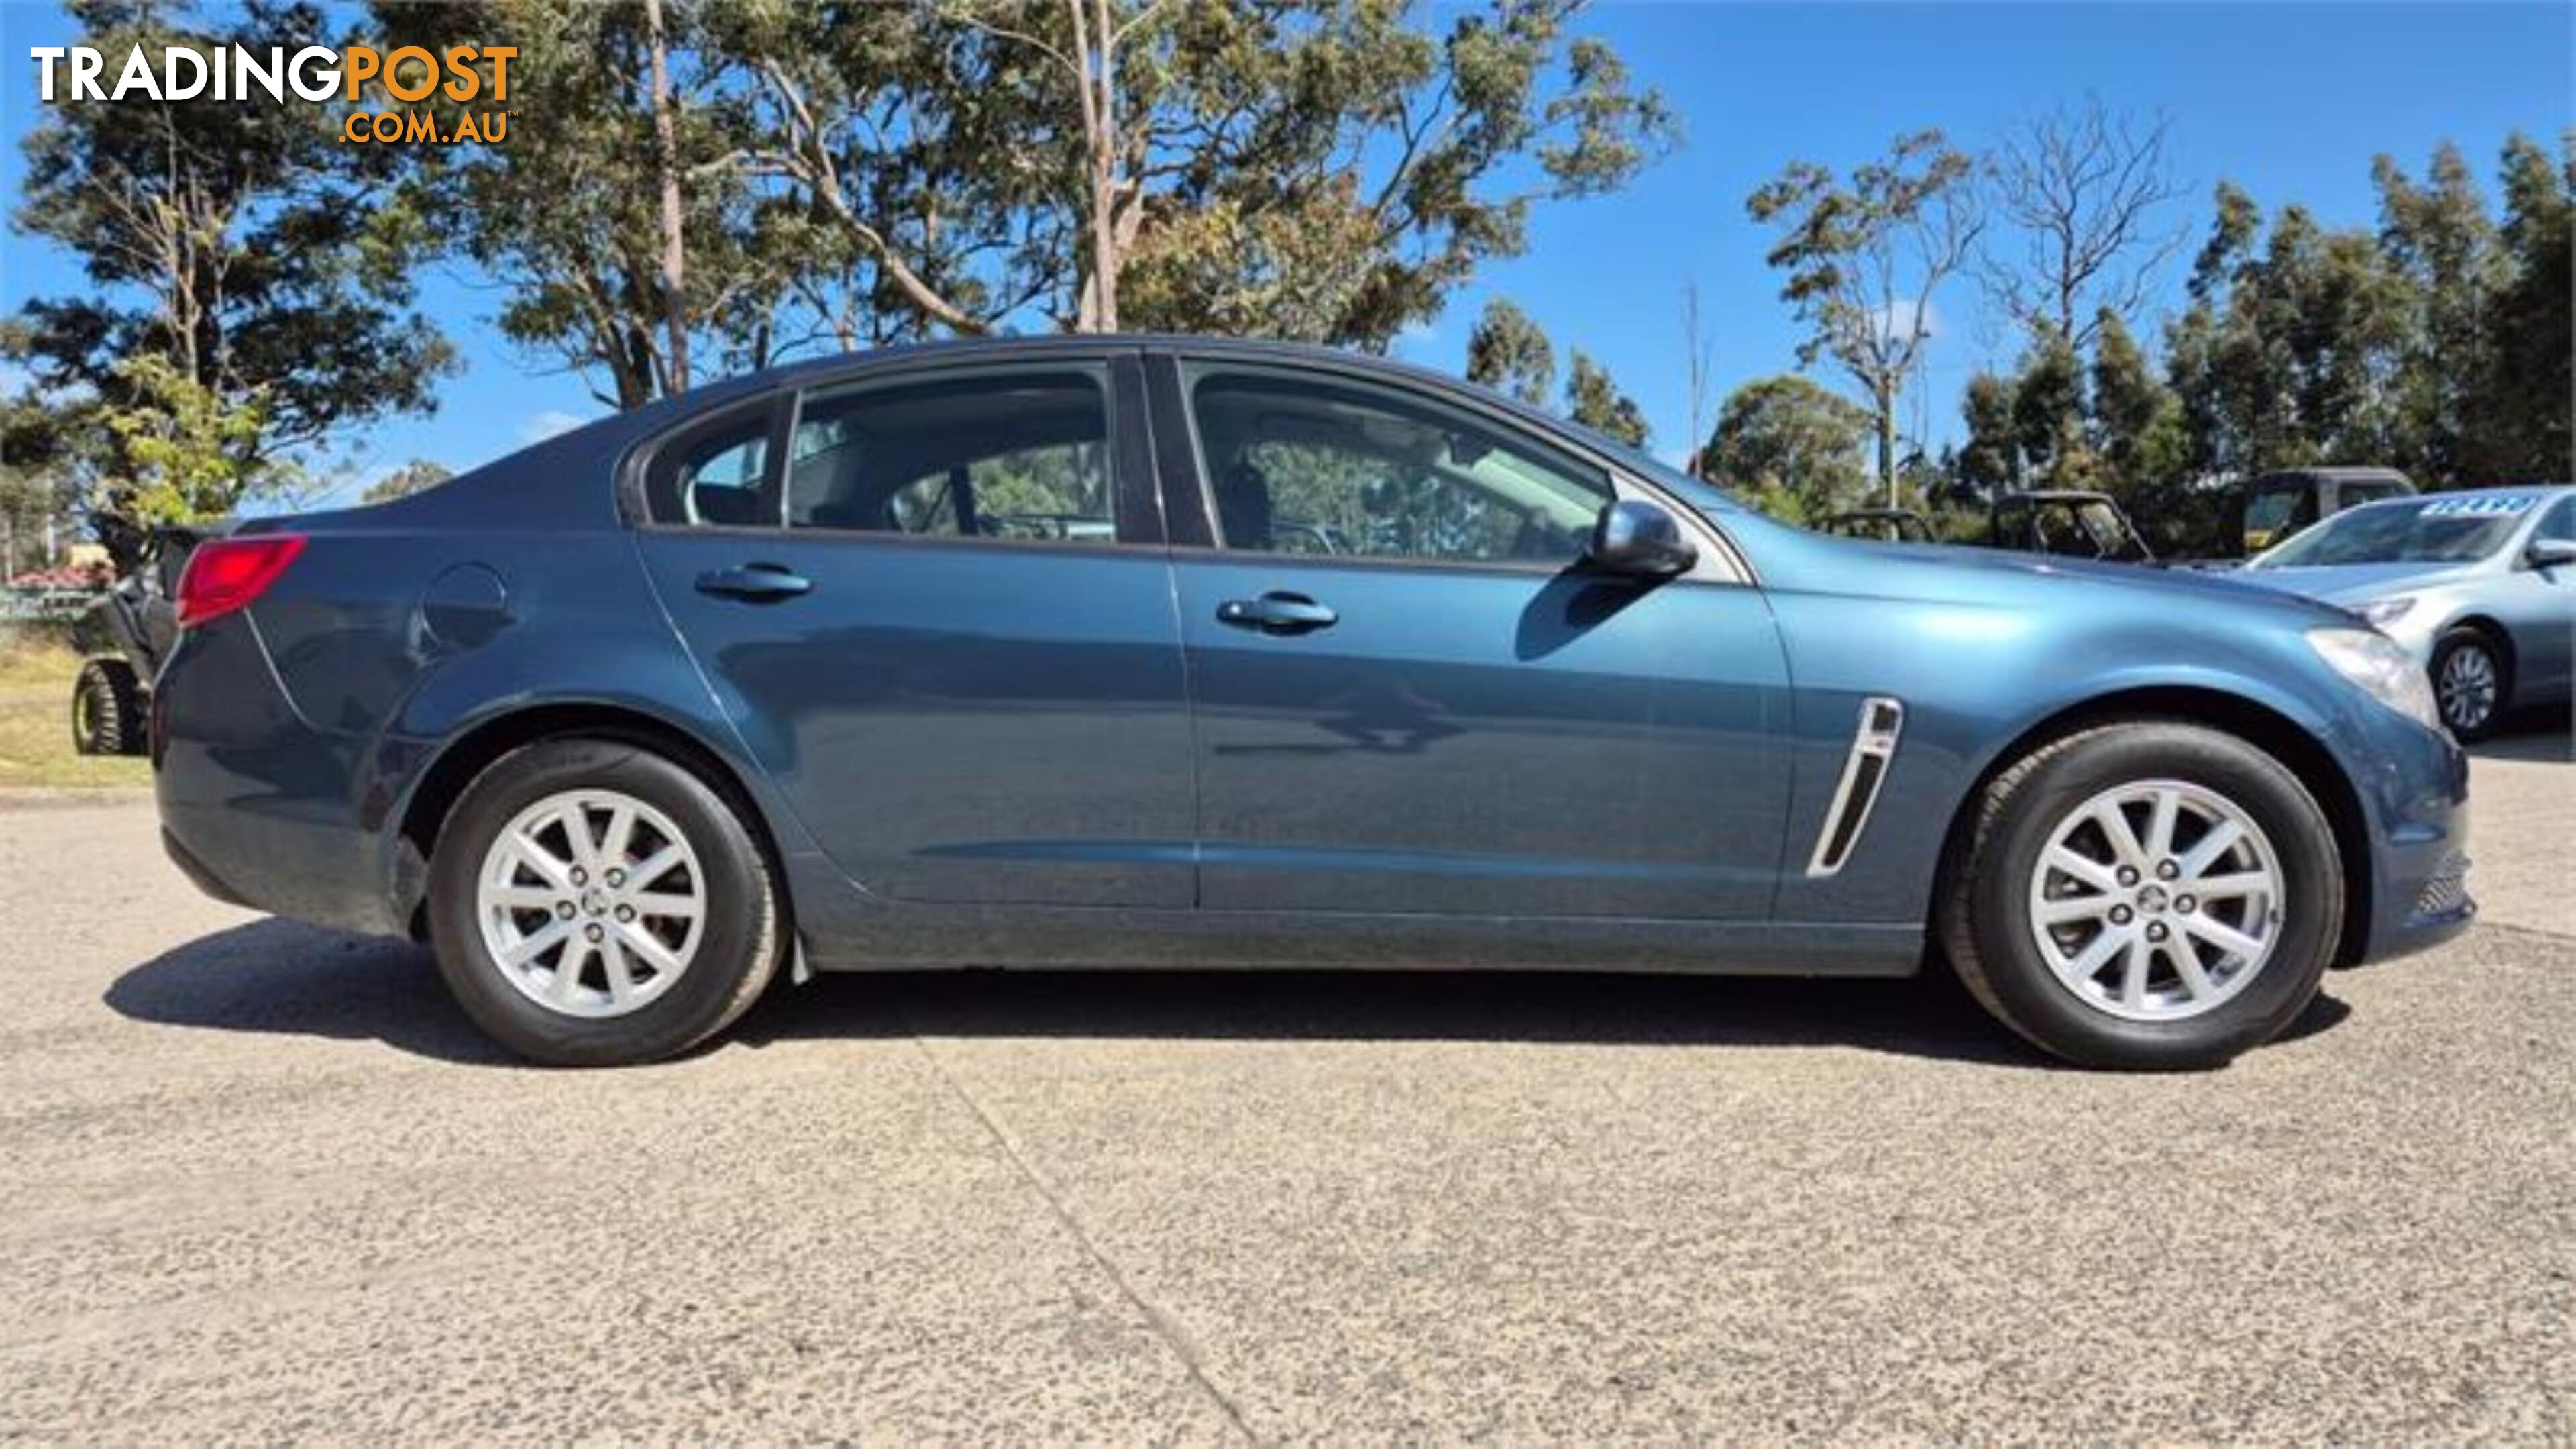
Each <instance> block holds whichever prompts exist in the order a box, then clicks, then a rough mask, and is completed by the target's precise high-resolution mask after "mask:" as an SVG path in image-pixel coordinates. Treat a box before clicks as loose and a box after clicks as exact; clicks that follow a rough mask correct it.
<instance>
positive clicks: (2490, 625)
mask: <svg viewBox="0 0 2576 1449" xmlns="http://www.w3.org/2000/svg"><path fill="white" fill-rule="evenodd" d="M2454 629H2475V630H2477V631H2478V632H2479V633H2480V634H2483V635H2485V636H2486V639H2487V642H2488V643H2489V644H2492V645H2494V646H2495V651H2496V657H2497V659H2498V661H2499V662H2501V663H2502V664H2503V665H2504V670H2505V675H2504V682H2505V685H2506V687H2508V688H2510V687H2511V686H2512V684H2513V672H2514V668H2515V666H2516V665H2517V664H2519V663H2520V661H2519V660H2517V659H2516V658H2515V657H2514V649H2513V631H2512V630H2511V629H2508V628H2506V627H2505V626H2504V624H2503V623H2502V622H2501V621H2499V620H2498V619H2497V618H2496V617H2495V616H2494V615H2492V614H2480V613H2474V612H2473V613H2467V614H2462V615H2461V616H2460V617H2458V618H2456V619H2453V620H2451V621H2450V622H2449V623H2447V624H2444V625H2443V626H2442V627H2441V628H2440V629H2438V630H2436V631H2435V632H2434V635H2433V647H2434V648H2435V649H2437V650H2438V649H2440V648H2441V647H2442V636H2443V635H2445V634H2448V633H2450V632H2451V631H2452V630H2454Z"/></svg>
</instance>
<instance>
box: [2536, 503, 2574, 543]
mask: <svg viewBox="0 0 2576 1449" xmlns="http://www.w3.org/2000/svg"><path fill="white" fill-rule="evenodd" d="M2531 536H2532V537H2533V538H2536V539H2537V538H2560V539H2567V540H2570V541H2576V493H2570V494H2568V495H2567V496H2566V497H2564V498H2561V499H2559V500H2558V501H2557V502H2556V503H2555V504H2552V505H2551V506H2550V509H2549V511H2548V512H2547V513H2544V514H2542V515H2540V526H2539V527H2537V528H2535V529H2533V530H2532V531H2531Z"/></svg>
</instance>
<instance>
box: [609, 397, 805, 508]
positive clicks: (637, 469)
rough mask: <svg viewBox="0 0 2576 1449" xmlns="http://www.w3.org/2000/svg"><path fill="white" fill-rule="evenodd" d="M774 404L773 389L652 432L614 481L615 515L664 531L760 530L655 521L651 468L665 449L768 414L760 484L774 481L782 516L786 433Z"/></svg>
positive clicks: (785, 500) (660, 457)
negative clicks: (762, 480) (616, 485)
mask: <svg viewBox="0 0 2576 1449" xmlns="http://www.w3.org/2000/svg"><path fill="white" fill-rule="evenodd" d="M779 401H780V394H779V393H778V392H775V391H772V392H765V393H761V394H759V395H758V396H756V397H749V398H744V399H742V400H740V401H738V402H733V403H727V404H724V405H721V406H718V407H714V408H710V409H708V410H707V411H705V412H702V413H699V414H697V415H695V416H693V417H688V418H683V419H680V420H679V421H678V422H676V423H674V424H673V425H672V426H671V427H669V428H666V429H664V430H663V431H662V432H660V433H657V434H655V435H654V436H653V437H652V438H651V439H649V440H648V441H646V442H645V443H644V444H643V445H642V446H640V447H638V448H635V449H634V450H632V451H631V452H629V453H628V454H627V462H626V466H625V468H624V469H623V476H622V477H621V479H620V480H619V487H618V500H617V501H618V508H619V511H620V512H621V513H624V514H626V515H627V522H628V523H629V524H630V525H631V526H633V527H636V528H653V529H669V530H673V531H676V532H683V533H713V532H729V533H746V532H765V531H766V528H765V527H764V525H761V524H754V523H691V522H689V521H688V520H686V519H669V520H665V519H659V518H655V517H654V516H653V494H652V487H653V467H654V465H655V464H657V463H659V462H661V461H662V456H663V455H664V454H665V453H668V452H669V451H670V450H672V449H674V448H686V447H688V446H689V445H690V444H692V443H694V442H696V441H697V440H699V439H700V438H703V437H705V436H707V435H708V434H710V433H716V432H720V431H722V430H723V429H725V428H727V427H731V426H733V425H734V424H736V423H740V422H746V421H748V420H750V419H751V418H753V417H755V416H758V415H759V414H760V413H762V412H764V411H765V412H767V413H768V415H769V453H768V457H767V459H766V460H765V462H764V466H763V467H762V469H761V472H762V476H763V478H764V479H765V480H768V481H773V482H775V483H776V485H777V488H778V506H779V509H780V513H781V515H782V516H784V513H785V510H786V507H787V479H786V477H785V475H784V473H783V472H782V471H781V470H782V469H783V468H784V467H785V466H786V463H785V454H784V452H783V451H782V450H783V449H784V448H785V446H786V443H787V433H786V430H784V429H782V427H781V426H780V424H781V422H782V420H783V416H784V414H785V412H786V409H784V408H782V407H780V406H779Z"/></svg>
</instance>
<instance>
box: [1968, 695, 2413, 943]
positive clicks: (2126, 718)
mask: <svg viewBox="0 0 2576 1449" xmlns="http://www.w3.org/2000/svg"><path fill="white" fill-rule="evenodd" d="M2148 721H2170V722H2173V723H2177V724H2190V725H2199V726H2202V727H2204V728H2209V729H2216V730H2219V731H2222V732H2224V733H2227V734H2231V735H2234V736H2236V737H2237V738H2238V739H2241V740H2244V741H2245V742H2246V743H2248V744H2250V745H2253V746H2254V747H2255V748H2257V749H2259V750H2262V751H2263V752H2264V753H2266V754H2268V755H2270V756H2272V757H2273V758H2274V759H2276V760H2279V761H2280V762H2281V764H2282V767H2283V768H2285V769H2287V770H2288V771H2289V772H2290V773H2291V774H2292V775H2294V776H2296V777H2298V781H2299V783H2300V784H2301V785H2302V786H2304V787H2305V788H2306V790H2307V792H2308V793H2309V795H2311V796H2313V797H2314V798H2315V799H2316V802H2317V806H2318V808H2319V809H2321V810H2323V811H2324V812H2325V816H2326V824H2327V826H2328V827H2329V828H2330V829H2331V830H2332V831H2333V832H2334V839H2335V854H2336V857H2337V860H2338V863H2339V864H2340V865H2341V866H2342V868H2343V875H2344V907H2343V920H2342V921H2341V922H2340V923H2339V924H2338V927H2337V931H2336V938H2335V949H2334V956H2333V962H2334V964H2335V965H2337V966H2344V965H2349V964H2351V963H2352V962H2353V961H2355V960H2357V959H2359V957H2360V953H2361V951H2362V949H2363V947H2364V945H2365V944H2366V943H2367V942H2368V940H2369V939H2370V922H2371V909H2372V904H2373V903H2372V899H2371V896H2372V889H2373V883H2372V878H2371V859H2370V820H2369V816H2368V815H2367V814H2366V813H2365V812H2364V810H2363V808H2362V803H2361V793H2360V791H2359V790H2358V789H2357V788H2355V786H2354V785H2353V782H2352V778H2351V777H2350V776H2349V775H2347V774H2345V773H2344V770H2343V767H2342V765H2340V764H2338V763H2337V762H2336V761H2335V758H2334V756H2333V755H2332V754H2331V753H2330V752H2328V751H2327V749H2326V747H2325V746H2324V745H2323V744H2321V743H2319V742H2318V740H2317V737H2316V736H2315V735H2314V734H2313V733H2311V732H2310V731H2309V730H2308V729H2307V728H2306V727H2305V726H2303V725H2301V724H2300V723H2299V722H2298V721H2296V720H2294V719H2292V718H2291V717H2290V716H2288V715H2286V714H2283V713H2281V712H2280V711H2279V710H2277V709H2274V708H2272V707H2271V706H2270V705H2267V704H2264V703H2262V702H2261V701H2259V700H2255V699H2251V698H2248V697H2246V696H2245V695H2241V694H2232V693H2229V692H2228V691H2226V690H2223V689H2212V688H2209V687H2206V686H2200V685H2146V686H2140V687H2135V688H2127V689H2119V690H2114V691H2111V692H2109V693H2105V694H2100V695H2095V696H2092V697H2090V698H2087V699H2084V700H2081V701H2078V702H2076V703H2074V704H2071V705H2068V706H2066V707H2064V708H2062V709H2059V710H2058V711H2057V712H2056V713H2054V714H2050V715H2048V716H2046V717H2045V718H2043V719H2040V720H2039V721H2037V722H2035V723H2033V724H2032V725H2030V726H2029V727H2028V728H2026V729H2024V730H2023V731H2022V732H2021V733H2020V734H2018V735H2015V736H2014V737H2013V738H2012V740H2011V741H2010V742H2009V743H2007V744H2006V745H2005V746H2004V747H2003V748H2002V749H2000V750H1997V751H1996V752H1995V753H1994V755H1993V757H1992V758H1990V759H1989V760H1988V761H1987V762H1986V765H1985V768H1984V769H1982V770H1980V771H1979V772H1978V773H1977V776H1976V778H1975V779H1974V780H1972V781H1971V782H1970V783H1969V785H1968V788H1967V790H1966V792H1965V793H1963V794H1962V795H1961V796H1960V797H1959V802H1958V805H1957V807H1956V809H1955V811H1954V812H1953V814H1952V815H1951V818H1950V825H1949V829H1948V830H1947V831H1946V832H1944V834H1943V836H1942V841H1941V855H1940V865H1939V868H1938V869H1936V870H1935V871H1934V872H1933V885H1932V894H1931V896H1930V898H1929V900H1928V901H1927V902H1926V915H1925V919H1927V920H1932V919H1937V918H1938V915H1939V903H1940V902H1941V901H1943V900H1945V899H1947V898H1948V894H1949V892H1950V890H1951V888H1952V880H1951V874H1952V872H1953V871H1954V870H1956V869H1957V862H1958V860H1959V858H1960V856H1961V855H1962V854H1963V853H1964V848H1965V845H1966V840H1967V833H1968V832H1969V831H1971V830H1973V829H1974V828H1975V826H1976V819H1977V813H1978V811H1979V809H1980V808H1981V805H1982V803H1983V801H1984V799H1985V795H1986V789H1987V787H1988V786H1990V785H1992V784H1993V783H1994V781H1995V778H1996V777H1997V776H1999V775H2001V774H2002V773H2003V772H2004V771H2006V770H2009V769H2011V768H2012V767H2013V765H2014V764H2015V763H2016V762H2018V761H2020V760H2022V759H2024V758H2026V757H2028V756H2029V755H2030V753H2031V752H2032V751H2034V750H2037V749H2040V748H2042V747H2043V746H2045V745H2047V744H2049V743H2050V742H2052V741H2054V740H2059V739H2063V738H2065V737H2066V736H2068V735H2071V734H2074V733H2076V732H2078V731H2080V730H2086V729H2091V728H2093V727H2095V726H2098V725H2105V724H2114V723H2144V722H2148Z"/></svg>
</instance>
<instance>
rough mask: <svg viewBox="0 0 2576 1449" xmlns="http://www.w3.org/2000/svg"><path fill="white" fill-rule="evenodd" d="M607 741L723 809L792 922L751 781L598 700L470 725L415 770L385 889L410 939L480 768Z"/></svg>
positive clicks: (784, 882) (418, 933)
mask: <svg viewBox="0 0 2576 1449" xmlns="http://www.w3.org/2000/svg"><path fill="white" fill-rule="evenodd" d="M559 739H593V740H612V741H615V742H618V743H621V744H631V745H634V746H635V747H637V748H639V749H646V750H651V751H653V752H654V753H656V754H659V755H662V756H663V757H664V758H666V759H669V760H670V761H671V762H672V763H674V764H676V765H678V766H680V767H681V768H682V769H684V770H687V771H688V772H689V773H690V774H692V775H694V776H696V777H697V778H698V780H699V781H700V782H701V783H703V784H704V785H705V786H706V787H707V788H708V789H710V790H713V791H715V792H716V794H717V795H718V796H719V797H721V798H722V799H723V800H724V802H725V803H726V804H727V805H730V806H732V807H733V810H734V813H735V814H736V815H737V816H739V817H740V818H741V820H742V823H743V828H744V829H745V830H748V831H749V832H750V833H751V837H752V839H753V840H754V841H756V842H758V843H759V845H760V849H761V853H762V855H763V857H764V858H765V859H766V861H767V863H768V866H769V874H770V879H771V880H772V881H773V882H775V886H776V889H777V891H778V897H779V908H780V912H781V915H782V918H783V919H784V920H785V921H786V922H788V923H789V924H790V927H791V929H792V924H793V922H794V921H795V919H796V915H795V906H794V902H793V901H792V900H791V899H790V897H789V883H788V878H787V873H786V871H785V870H784V869H783V868H782V861H781V857H780V854H779V847H778V839H777V835H776V832H775V831H773V830H772V828H771V825H770V820H769V815H768V812H767V811H766V810H764V809H763V808H762V807H761V804H760V801H759V798H758V797H757V795H756V794H755V793H754V791H753V789H752V785H751V782H750V781H748V780H746V779H745V778H744V777H743V775H742V773H741V772H740V771H739V770H738V769H736V768H735V766H734V765H733V763H732V762H730V761H728V760H727V759H726V758H725V757H724V755H723V754H722V753H721V752H720V751H718V750H717V749H715V748H714V747H713V746H711V745H709V744H708V743H707V742H706V741H704V740H702V739H700V738H698V736H697V735H695V734H694V733H692V732H691V731H689V730H688V729H686V728H684V727H682V726H680V725H677V724H674V723H672V722H671V721H670V720H667V719H664V718H662V717H660V716H658V715H655V714H652V713H649V712H647V711H644V710H640V709H636V708H633V707H631V706H627V705H619V704H609V703H604V702H599V701H588V700H584V701H557V702H551V703H545V704H533V705H529V706H527V707H525V708H521V709H514V710H510V711H508V712H506V713H503V714H499V715H496V716H494V717H492V718H490V719H486V720H482V721H479V722H477V723H476V724H475V725H474V726H473V727H472V728H470V729H468V730H466V731H465V732H464V733H462V734H460V735H458V736H457V737H456V738H455V739H453V740H450V741H449V742H448V743H447V744H446V746H445V747H444V748H442V749H441V750H440V751H439V752H438V753H437V755H436V756H435V757H434V758H433V759H431V761H430V762H429V764H428V766H427V767H426V768H425V769H423V770H422V771H421V775H420V779H419V782H418V783H417V784H415V785H414V786H413V787H412V789H411V792H410V794H409V796H408V798H407V799H406V800H405V801H404V803H403V810H402V817H401V820H400V821H399V823H398V825H397V827H396V830H395V834H394V847H395V853H396V860H395V865H394V880H393V891H394V897H395V906H396V909H397V914H398V919H401V920H403V921H405V922H407V923H408V927H409V929H410V931H411V933H412V935H413V937H414V938H415V939H425V938H426V936H427V932H428V922H427V912H426V896H427V888H428V867H429V859H430V856H431V853H432V852H433V851H435V850H436V849H437V845H438V835H439V832H440V830H441V829H442V828H444V826H445V825H446V823H447V817H448V816H449V814H450V813H451V812H452V811H453V810H454V808H455V805H456V802H457V800H458V799H459V798H461V797H462V796H463V795H464V794H465V791H466V788H467V787H468V786H470V785H472V784H473V783H474V781H475V779H476V778H477V777H478V776H480V775H481V774H482V773H483V772H484V771H485V770H487V769H489V768H491V767H492V765H493V764H494V763H495V762H497V761H498V760H500V759H501V758H502V757H503V756H505V755H507V754H509V753H510V752H511V751H513V750H516V749H520V748H522V747H524V746H527V745H532V744H535V743H537V742H538V741H540V740H559Z"/></svg>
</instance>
